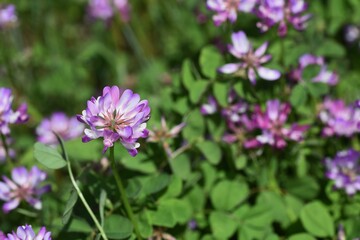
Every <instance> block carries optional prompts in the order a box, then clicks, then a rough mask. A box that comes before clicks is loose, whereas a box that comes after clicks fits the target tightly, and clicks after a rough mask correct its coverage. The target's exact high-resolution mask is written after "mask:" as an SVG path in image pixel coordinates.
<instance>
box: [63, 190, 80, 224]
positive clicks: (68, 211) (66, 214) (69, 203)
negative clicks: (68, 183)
mask: <svg viewBox="0 0 360 240" xmlns="http://www.w3.org/2000/svg"><path fill="white" fill-rule="evenodd" d="M77 199H78V194H77V192H76V191H75V189H74V188H72V189H71V192H70V197H69V200H68V201H67V202H66V206H65V210H64V213H63V216H62V223H63V224H64V225H65V224H66V223H68V221H69V219H70V217H71V214H72V211H73V208H74V206H75V204H76V202H77Z"/></svg>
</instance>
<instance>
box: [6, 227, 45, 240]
mask: <svg viewBox="0 0 360 240" xmlns="http://www.w3.org/2000/svg"><path fill="white" fill-rule="evenodd" d="M0 240H51V232H48V231H46V228H45V227H41V228H40V231H39V232H38V234H35V232H34V230H33V229H32V227H31V225H27V224H26V225H24V226H20V227H18V228H17V229H16V232H15V231H13V232H12V233H8V234H6V235H5V234H2V235H1V234H0Z"/></svg>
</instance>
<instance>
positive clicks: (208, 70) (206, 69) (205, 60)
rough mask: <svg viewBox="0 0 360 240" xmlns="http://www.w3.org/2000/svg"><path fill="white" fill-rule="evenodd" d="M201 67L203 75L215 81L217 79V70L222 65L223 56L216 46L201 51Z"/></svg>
mask: <svg viewBox="0 0 360 240" xmlns="http://www.w3.org/2000/svg"><path fill="white" fill-rule="evenodd" d="M199 62H200V67H201V70H202V73H203V74H204V75H205V76H207V77H209V78H211V79H214V78H215V77H216V72H217V69H218V68H219V67H220V66H221V65H222V63H223V59H222V55H221V54H220V53H219V51H218V50H217V49H216V48H215V47H214V46H207V47H204V48H203V49H202V50H201V53H200V60H199Z"/></svg>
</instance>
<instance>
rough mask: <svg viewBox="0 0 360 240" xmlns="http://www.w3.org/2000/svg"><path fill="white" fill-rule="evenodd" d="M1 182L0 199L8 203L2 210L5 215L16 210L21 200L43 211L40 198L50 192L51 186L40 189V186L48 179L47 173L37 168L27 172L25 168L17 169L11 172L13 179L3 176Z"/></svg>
mask: <svg viewBox="0 0 360 240" xmlns="http://www.w3.org/2000/svg"><path fill="white" fill-rule="evenodd" d="M2 178H3V182H1V181H0V199H1V200H3V201H5V202H6V203H5V204H4V205H3V207H2V209H3V211H4V212H5V213H8V212H10V211H11V210H13V209H15V208H16V207H17V206H18V205H19V204H20V201H21V200H25V201H26V202H28V203H29V204H30V205H32V206H33V207H34V208H35V209H41V208H42V203H41V201H40V199H39V198H40V196H41V195H42V194H43V193H45V192H48V191H50V186H49V185H46V186H43V187H40V186H39V185H40V184H41V183H42V182H43V181H44V180H45V179H46V173H45V172H43V171H41V170H40V169H39V168H37V167H36V166H34V167H32V168H31V170H30V171H27V169H26V168H25V167H17V168H14V169H13V170H12V171H11V178H12V180H10V179H9V178H7V177H6V176H3V177H2Z"/></svg>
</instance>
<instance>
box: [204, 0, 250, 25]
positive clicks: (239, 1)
mask: <svg viewBox="0 0 360 240" xmlns="http://www.w3.org/2000/svg"><path fill="white" fill-rule="evenodd" d="M256 3H257V0H207V2H206V5H207V7H208V8H209V9H210V10H212V11H214V12H216V14H215V15H214V16H213V20H214V24H215V25H216V26H220V25H221V24H222V23H223V22H225V21H226V20H229V21H230V22H231V23H233V22H235V21H236V19H237V12H238V11H240V12H251V11H252V10H253V8H254V7H255V4H256Z"/></svg>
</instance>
